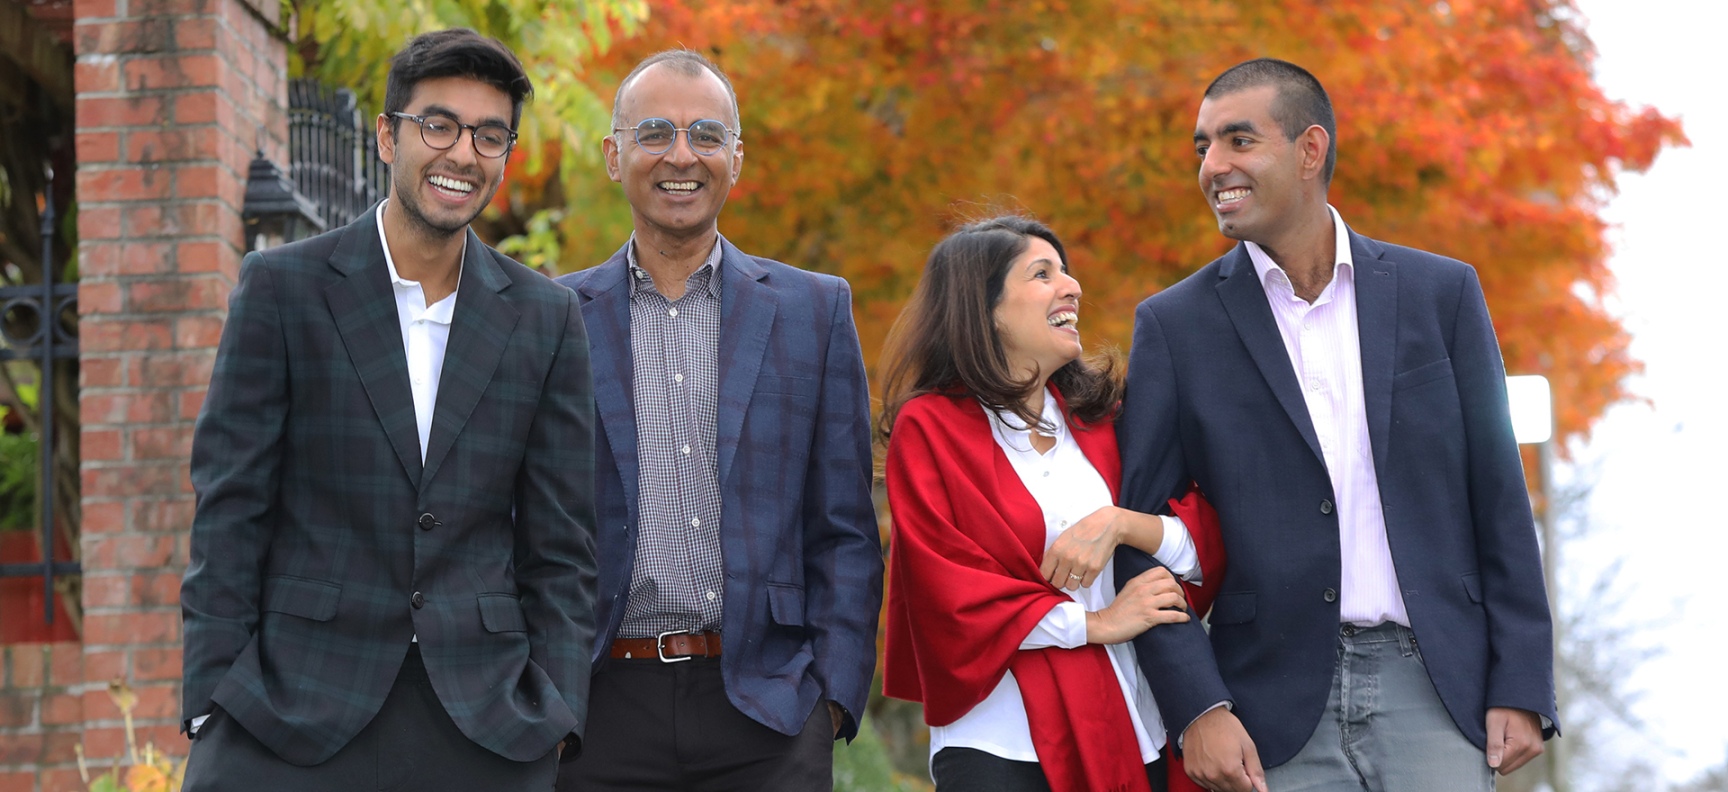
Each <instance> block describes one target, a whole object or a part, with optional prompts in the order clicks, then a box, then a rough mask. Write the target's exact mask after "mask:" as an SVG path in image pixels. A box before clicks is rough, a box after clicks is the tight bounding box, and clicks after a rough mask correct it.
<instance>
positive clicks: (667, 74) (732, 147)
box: [602, 63, 744, 238]
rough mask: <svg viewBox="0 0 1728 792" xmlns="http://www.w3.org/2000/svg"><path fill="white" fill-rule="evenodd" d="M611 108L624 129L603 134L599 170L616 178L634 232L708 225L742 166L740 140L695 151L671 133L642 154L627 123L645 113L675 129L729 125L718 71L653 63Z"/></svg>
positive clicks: (690, 232) (728, 104) (706, 228)
mask: <svg viewBox="0 0 1728 792" xmlns="http://www.w3.org/2000/svg"><path fill="white" fill-rule="evenodd" d="M619 110H620V116H621V118H620V123H619V124H618V126H619V127H623V128H625V131H623V132H618V133H614V134H612V135H610V136H608V137H607V138H606V140H605V141H604V142H603V143H602V148H603V150H604V152H605V155H606V172H607V174H608V175H610V176H611V177H612V180H613V181H615V182H618V183H620V184H622V185H624V197H625V199H627V200H628V201H629V202H630V213H631V216H632V217H633V218H634V220H635V223H636V229H637V231H638V232H642V231H649V232H654V233H659V234H664V235H666V236H670V237H673V238H689V237H695V236H699V235H701V234H705V233H708V232H710V231H712V230H713V229H714V228H715V227H716V225H717V222H718V220H719V217H720V209H721V207H723V206H725V205H726V196H727V194H728V193H730V192H731V191H732V185H733V184H734V183H735V182H737V181H738V172H739V169H740V168H742V167H743V164H744V147H743V144H741V143H740V142H738V138H737V137H736V136H732V137H731V139H730V140H729V141H728V142H727V143H726V145H723V146H721V147H720V150H719V151H718V152H716V153H714V154H711V155H708V156H703V155H701V154H697V153H696V152H695V151H694V150H692V149H691V148H690V142H689V138H688V136H687V135H686V134H685V133H683V132H679V133H676V137H675V139H674V140H673V141H672V148H670V149H668V150H666V151H665V152H663V153H660V154H650V153H648V152H647V151H644V150H643V149H642V147H641V146H639V145H637V144H636V137H635V133H634V132H633V131H632V130H631V129H630V128H631V127H635V126H636V125H637V124H639V123H641V122H642V121H643V119H648V118H664V119H666V120H668V121H671V122H672V124H673V126H676V127H678V128H679V129H688V128H689V126H690V124H692V123H694V122H696V121H702V120H715V121H720V122H722V123H724V124H726V125H727V126H733V121H732V120H731V119H732V118H733V117H734V113H733V111H732V101H731V99H730V97H729V96H728V95H727V93H726V87H725V86H724V85H723V84H721V82H720V78H718V77H716V76H714V74H713V73H712V72H709V71H707V70H706V69H703V70H702V71H701V73H700V74H696V75H687V74H684V73H682V72H680V71H678V70H677V68H676V67H675V66H673V65H670V64H666V63H657V64H655V65H653V66H650V67H648V68H647V69H644V70H643V71H642V72H641V73H640V74H638V75H636V78H635V79H634V80H632V81H631V82H630V84H629V85H628V86H626V90H625V94H624V96H623V98H622V99H621V101H620V103H619Z"/></svg>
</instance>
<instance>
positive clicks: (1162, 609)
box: [1086, 567, 1188, 644]
mask: <svg viewBox="0 0 1728 792" xmlns="http://www.w3.org/2000/svg"><path fill="white" fill-rule="evenodd" d="M1185 621H1188V601H1187V600H1186V599H1185V598H1184V597H1183V596H1182V586H1181V585H1180V584H1178V583H1177V582H1176V576H1175V575H1172V574H1170V570H1168V569H1165V568H1164V567H1153V568H1151V569H1148V570H1146V571H1145V572H1142V573H1140V574H1139V575H1136V576H1135V577H1134V579H1133V580H1130V581H1128V585H1126V586H1123V587H1122V590H1121V591H1120V592H1118V593H1117V594H1116V601H1115V602H1112V603H1110V604H1109V605H1108V606H1106V607H1105V608H1104V609H1103V610H1100V611H1094V612H1092V613H1088V614H1086V642H1087V643H1095V644H1119V643H1122V642H1123V641H1129V640H1133V639H1134V637H1135V636H1137V635H1139V634H1140V633H1143V632H1146V631H1147V630H1150V629H1152V628H1153V627H1156V626H1158V625H1160V624H1181V623H1182V622H1185Z"/></svg>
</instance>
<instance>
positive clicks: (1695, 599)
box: [1557, 0, 1728, 789]
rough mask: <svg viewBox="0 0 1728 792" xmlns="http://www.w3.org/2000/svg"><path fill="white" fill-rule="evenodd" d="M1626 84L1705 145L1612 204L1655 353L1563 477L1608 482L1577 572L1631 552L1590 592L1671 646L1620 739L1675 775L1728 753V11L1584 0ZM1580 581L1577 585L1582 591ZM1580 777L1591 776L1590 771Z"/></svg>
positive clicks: (1626, 748)
mask: <svg viewBox="0 0 1728 792" xmlns="http://www.w3.org/2000/svg"><path fill="white" fill-rule="evenodd" d="M1578 4H1579V6H1580V7H1581V10H1582V11H1583V12H1584V15H1585V17H1586V18H1587V19H1588V20H1589V26H1588V32H1589V34H1590V36H1591V38H1592V39H1593V40H1594V41H1595V43H1596V46H1597V49H1598V52H1599V54H1600V57H1599V59H1598V61H1597V64H1596V68H1597V78H1598V81H1599V83H1600V84H1601V85H1602V86H1603V88H1604V90H1605V91H1606V92H1607V94H1608V95H1609V96H1610V97H1613V98H1616V99H1623V100H1628V101H1631V102H1633V103H1635V104H1648V105H1652V106H1655V107H1657V108H1658V109H1660V110H1662V111H1663V112H1664V113H1666V114H1669V115H1678V116H1680V118H1681V120H1682V123H1684V124H1685V128H1686V134H1687V136H1688V137H1690V138H1691V140H1692V147H1691V148H1687V149H1677V150H1671V151H1668V152H1666V153H1664V154H1662V155H1661V156H1660V157H1659V158H1658V159H1657V161H1656V165H1655V167H1653V168H1652V169H1651V171H1650V173H1648V174H1644V175H1626V176H1623V177H1622V178H1621V180H1620V194H1619V196H1617V197H1616V198H1614V199H1613V201H1612V202H1611V203H1610V204H1609V206H1608V210H1607V214H1606V217H1607V219H1608V221H1609V222H1611V223H1613V224H1615V228H1614V229H1613V231H1612V232H1611V236H1610V239H1611V241H1612V242H1613V244H1614V254H1613V259H1612V262H1611V265H1612V268H1613V270H1614V273H1615V276H1616V277H1617V278H1618V281H1619V287H1618V289H1617V291H1616V292H1615V294H1614V295H1613V296H1612V297H1611V299H1610V301H1609V304H1610V306H1611V307H1612V308H1613V310H1614V311H1615V313H1617V314H1618V315H1620V316H1622V317H1624V320H1625V323H1626V327H1627V328H1628V329H1629V330H1630V331H1631V332H1632V333H1633V344H1632V350H1633V353H1634V354H1635V355H1636V356H1637V357H1638V358H1640V359H1642V360H1643V361H1644V362H1645V364H1646V366H1647V368H1646V371H1645V373H1644V375H1643V376H1641V377H1639V378H1637V379H1635V380H1633V381H1632V383H1631V385H1632V389H1633V391H1634V392H1635V393H1637V394H1638V395H1640V396H1642V397H1645V398H1648V399H1649V400H1650V401H1651V404H1648V405H1624V406H1621V407H1617V408H1615V409H1614V410H1612V411H1611V412H1610V413H1609V415H1608V416H1607V418H1606V419H1604V420H1603V421H1602V423H1601V424H1599V426H1598V428H1597V429H1596V431H1595V433H1594V435H1593V437H1592V438H1591V441H1590V442H1589V443H1588V444H1587V445H1585V446H1582V447H1580V448H1577V449H1575V453H1574V461H1575V463H1576V464H1575V465H1574V466H1573V467H1571V468H1570V469H1564V470H1561V471H1560V472H1559V474H1558V475H1557V478H1558V479H1560V480H1562V481H1565V480H1567V479H1570V480H1573V481H1584V482H1589V481H1594V482H1595V488H1594V491H1593V492H1592V494H1591V496H1590V499H1589V501H1588V503H1587V506H1586V509H1587V511H1586V512H1585V514H1586V515H1587V519H1588V521H1589V524H1590V526H1591V527H1590V532H1589V533H1588V534H1587V535H1586V536H1585V537H1584V538H1582V539H1578V540H1574V541H1572V542H1571V543H1569V544H1567V545H1566V546H1565V547H1564V550H1563V554H1562V559H1563V563H1564V564H1565V565H1566V567H1567V572H1568V578H1569V579H1571V580H1573V581H1577V580H1580V579H1583V580H1588V579H1591V578H1594V576H1595V573H1596V571H1597V570H1600V569H1602V568H1604V567H1606V566H1607V565H1608V564H1610V563H1612V562H1613V561H1614V560H1615V559H1617V558H1623V559H1624V561H1623V567H1622V572H1621V575H1620V577H1619V583H1618V584H1617V585H1616V586H1615V587H1614V588H1613V590H1612V595H1611V597H1610V598H1609V599H1611V600H1613V601H1614V602H1585V603H1582V604H1583V605H1584V606H1585V607H1591V608H1599V609H1601V610H1602V611H1603V612H1616V611H1615V607H1616V606H1615V603H1616V602H1619V603H1623V604H1621V605H1619V606H1618V609H1617V613H1618V615H1619V617H1620V619H1621V621H1622V622H1623V623H1627V624H1638V623H1642V625H1641V626H1638V627H1637V632H1636V638H1635V640H1634V644H1641V645H1644V646H1649V647H1653V648H1658V649H1659V650H1660V652H1661V654H1660V655H1659V656H1657V657H1655V658H1653V659H1650V660H1647V661H1644V662H1643V663H1641V664H1640V665H1638V666H1637V669H1636V671H1635V672H1633V673H1632V674H1631V676H1630V679H1629V680H1627V681H1628V685H1627V686H1628V688H1629V689H1630V690H1633V691H1638V692H1639V693H1641V694H1642V695H1641V697H1640V698H1639V699H1638V700H1637V701H1636V703H1635V705H1634V712H1635V714H1636V715H1637V716H1638V717H1640V718H1641V719H1643V720H1644V721H1645V726H1646V728H1645V730H1644V733H1643V734H1642V735H1637V734H1631V735H1621V739H1622V740H1623V742H1621V743H1619V744H1617V745H1612V746H1610V748H1611V750H1614V751H1616V752H1617V753H1619V754H1620V755H1622V756H1628V757H1630V756H1641V757H1644V758H1646V759H1648V760H1649V761H1650V762H1651V763H1652V764H1654V765H1655V766H1656V767H1658V768H1660V769H1661V770H1662V772H1663V773H1664V774H1665V775H1666V776H1667V778H1668V780H1669V781H1671V782H1679V781H1684V780H1688V779H1691V778H1693V777H1695V776H1696V775H1697V774H1699V773H1700V772H1702V771H1703V770H1704V769H1706V768H1708V767H1710V766H1713V765H1717V764H1721V763H1722V762H1724V760H1725V759H1728V717H1725V716H1724V714H1723V713H1725V712H1728V671H1725V670H1724V669H1728V661H1725V660H1724V658H1725V657H1728V652H1725V651H1724V650H1728V516H1725V515H1728V501H1725V500H1724V498H1723V495H1724V494H1728V409H1725V408H1728V394H1725V393H1724V390H1723V388H1724V386H1728V346H1725V345H1728V337H1725V336H1724V334H1723V332H1722V329H1721V324H1722V322H1723V321H1724V319H1725V318H1728V306H1724V305H1723V304H1722V301H1721V298H1720V295H1721V294H1722V287H1721V285H1720V284H1721V280H1720V279H1721V278H1722V276H1723V268H1724V265H1725V264H1728V252H1725V251H1728V247H1725V246H1724V239H1723V236H1722V230H1723V228H1724V222H1725V220H1728V218H1725V217H1724V209H1728V201H1725V200H1724V199H1723V198H1722V197H1721V196H1720V193H1719V191H1720V189H1721V187H1722V185H1724V184H1728V88H1725V87H1724V85H1723V76H1722V75H1723V69H1722V68H1721V59H1722V54H1723V47H1724V45H1723V41H1722V38H1721V33H1722V30H1723V29H1724V28H1723V24H1722V23H1723V22H1724V21H1728V10H1725V8H1724V6H1723V5H1722V4H1720V3H1717V2H1699V1H1698V0H1692V2H1687V0H1638V2H1628V0H1579V2H1578ZM1582 593H1583V592H1581V591H1580V590H1579V587H1578V586H1576V585H1575V586H1574V587H1573V589H1572V590H1571V592H1569V593H1565V594H1563V595H1562V596H1563V597H1566V598H1571V599H1573V600H1574V601H1578V600H1579V599H1581V595H1582ZM1578 780H1579V781H1580V782H1585V783H1583V784H1582V785H1581V788H1584V789H1589V788H1592V787H1593V786H1594V784H1589V783H1588V782H1587V779H1584V778H1580V779H1578Z"/></svg>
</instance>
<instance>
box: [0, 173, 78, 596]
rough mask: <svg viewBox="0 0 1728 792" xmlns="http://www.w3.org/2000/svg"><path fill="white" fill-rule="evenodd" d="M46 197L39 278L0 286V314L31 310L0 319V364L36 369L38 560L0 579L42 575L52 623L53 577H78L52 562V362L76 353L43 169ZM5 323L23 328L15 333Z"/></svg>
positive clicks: (71, 305)
mask: <svg viewBox="0 0 1728 792" xmlns="http://www.w3.org/2000/svg"><path fill="white" fill-rule="evenodd" d="M44 189H45V191H46V196H45V197H46V200H44V201H43V209H42V282H41V283H31V284H26V285H22V286H6V287H0V317H14V318H20V319H21V318H22V317H23V315H29V314H33V315H34V316H35V321H34V322H30V321H17V322H0V337H3V338H4V344H0V365H3V364H5V363H6V362H7V361H10V360H15V359H24V360H34V361H36V364H37V366H38V368H39V370H40V372H41V375H40V376H39V377H38V378H37V392H36V404H37V426H38V427H40V431H39V432H38V433H37V449H38V451H39V452H40V458H39V460H38V463H39V465H40V474H39V477H38V478H37V487H36V497H37V500H38V502H39V503H40V506H39V507H38V508H39V510H38V512H37V515H38V521H39V523H40V524H39V525H38V526H37V527H38V528H39V529H40V531H41V536H42V560H41V561H40V562H33V563H23V564H0V578H9V577H35V576H37V575H40V576H42V589H43V592H42V601H43V619H45V620H46V621H47V623H49V624H53V623H54V604H55V599H54V577H55V576H56V575H59V576H62V577H64V576H67V575H77V574H79V573H80V571H81V570H80V567H79V564H78V562H77V561H55V560H54V438H55V435H56V434H57V433H56V432H55V431H54V399H55V394H54V384H55V383H54V362H55V361H57V360H64V359H68V358H77V357H78V334H77V329H76V328H77V325H76V322H74V323H72V325H71V327H68V326H67V323H65V322H63V321H62V320H61V317H64V316H73V317H76V316H77V315H78V284H75V283H60V284H56V283H55V282H54V269H55V268H54V255H53V253H54V174H53V171H52V169H50V170H49V172H48V179H47V181H46V182H45V187H44ZM7 325H12V326H14V327H24V328H28V329H27V330H26V331H25V332H24V333H23V335H21V336H19V337H14V336H13V334H12V332H9V331H7V330H6V329H5V328H6V326H7Z"/></svg>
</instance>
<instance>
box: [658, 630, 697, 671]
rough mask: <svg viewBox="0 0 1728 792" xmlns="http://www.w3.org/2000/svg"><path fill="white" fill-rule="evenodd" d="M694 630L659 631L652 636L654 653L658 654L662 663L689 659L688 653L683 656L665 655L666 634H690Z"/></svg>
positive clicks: (680, 661)
mask: <svg viewBox="0 0 1728 792" xmlns="http://www.w3.org/2000/svg"><path fill="white" fill-rule="evenodd" d="M694 632H696V631H695V630H667V631H666V632H663V633H660V634H659V635H656V636H654V653H655V654H658V655H660V662H662V663H682V662H684V661H686V660H689V659H690V656H689V655H685V656H683V657H667V656H666V636H668V635H690V634H691V633H694Z"/></svg>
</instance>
